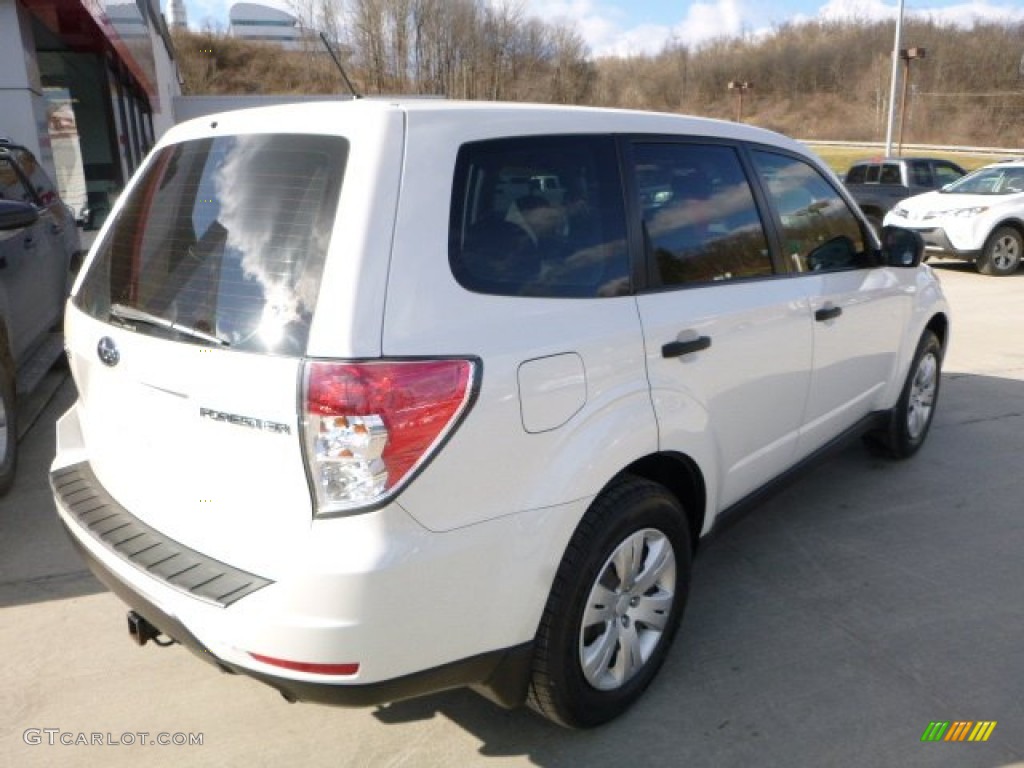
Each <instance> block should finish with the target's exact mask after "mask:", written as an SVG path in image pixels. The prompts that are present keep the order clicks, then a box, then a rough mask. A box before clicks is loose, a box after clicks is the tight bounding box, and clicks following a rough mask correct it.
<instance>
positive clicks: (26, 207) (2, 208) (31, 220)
mask: <svg viewBox="0 0 1024 768" xmlns="http://www.w3.org/2000/svg"><path fill="white" fill-rule="evenodd" d="M38 219H39V212H38V211H37V210H36V208H35V206H34V205H32V204H31V203H22V202H19V201H17V200H0V232H14V231H16V230H19V229H25V228H27V227H31V226H32V225H33V224H35V223H36V221H37V220H38ZM0 237H2V235H0Z"/></svg>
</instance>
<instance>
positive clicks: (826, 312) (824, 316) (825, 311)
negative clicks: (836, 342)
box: [814, 307, 843, 323]
mask: <svg viewBox="0 0 1024 768" xmlns="http://www.w3.org/2000/svg"><path fill="white" fill-rule="evenodd" d="M841 314H843V308H842V307H822V308H821V309H818V310H815V312H814V319H815V320H817V321H818V322H819V323H824V322H825V321H826V320H835V319H836V318H837V317H839V316H840V315H841Z"/></svg>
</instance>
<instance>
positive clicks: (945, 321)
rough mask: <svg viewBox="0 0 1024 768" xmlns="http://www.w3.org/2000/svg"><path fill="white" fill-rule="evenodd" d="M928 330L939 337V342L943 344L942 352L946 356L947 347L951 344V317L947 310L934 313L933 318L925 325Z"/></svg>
mask: <svg viewBox="0 0 1024 768" xmlns="http://www.w3.org/2000/svg"><path fill="white" fill-rule="evenodd" d="M925 330H926V331H931V332H932V333H934V334H935V335H936V337H938V339H939V344H940V345H941V346H942V354H943V356H945V354H946V348H947V346H948V344H949V318H948V317H947V316H946V313H945V312H938V313H936V314H934V315H932V318H931V319H930V320H929V321H928V323H927V325H925Z"/></svg>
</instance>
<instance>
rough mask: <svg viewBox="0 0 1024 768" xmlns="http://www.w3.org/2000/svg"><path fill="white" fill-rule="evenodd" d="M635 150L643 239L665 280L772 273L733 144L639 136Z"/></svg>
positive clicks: (679, 281) (680, 281) (706, 279)
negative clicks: (642, 140) (674, 141)
mask: <svg viewBox="0 0 1024 768" xmlns="http://www.w3.org/2000/svg"><path fill="white" fill-rule="evenodd" d="M633 157H634V168H635V175H636V188H637V193H638V197H639V201H638V203H639V206H640V209H641V211H642V214H643V229H644V239H645V241H646V244H647V248H648V252H649V254H650V255H651V256H653V259H654V264H655V269H656V270H657V277H658V280H659V282H660V283H661V285H663V286H674V285H692V284H697V283H708V282H713V281H721V280H737V279H742V278H752V277H766V276H768V275H771V274H772V262H771V257H770V255H769V252H768V241H767V239H766V237H765V233H764V228H763V226H762V225H761V217H760V215H759V213H758V210H757V206H756V205H755V204H754V196H753V193H752V192H751V189H750V184H749V183H748V182H747V178H746V175H745V174H744V172H743V167H742V165H741V164H740V160H739V157H738V156H737V154H736V150H735V149H733V148H732V147H727V146H719V145H701V144H672V143H658V144H638V145H636V147H635V149H634V152H633Z"/></svg>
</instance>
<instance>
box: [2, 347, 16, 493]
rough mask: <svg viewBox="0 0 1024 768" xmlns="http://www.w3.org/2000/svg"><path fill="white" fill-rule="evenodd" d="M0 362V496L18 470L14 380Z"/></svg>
mask: <svg viewBox="0 0 1024 768" xmlns="http://www.w3.org/2000/svg"><path fill="white" fill-rule="evenodd" d="M5 366H6V364H5V363H3V362H0V496H2V495H4V494H5V493H7V491H9V490H10V489H11V486H12V485H13V484H14V474H15V471H16V470H17V468H18V419H17V412H16V411H15V407H14V406H15V398H14V378H13V377H12V376H11V375H10V374H9V373H8V372H7V370H6V367H5Z"/></svg>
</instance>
